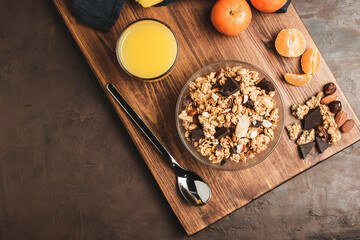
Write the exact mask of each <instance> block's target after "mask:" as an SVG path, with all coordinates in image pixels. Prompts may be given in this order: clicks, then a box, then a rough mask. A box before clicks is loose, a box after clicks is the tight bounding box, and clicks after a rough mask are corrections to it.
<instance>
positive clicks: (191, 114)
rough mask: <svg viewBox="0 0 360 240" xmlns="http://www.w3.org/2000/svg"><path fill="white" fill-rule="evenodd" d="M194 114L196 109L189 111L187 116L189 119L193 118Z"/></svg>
mask: <svg viewBox="0 0 360 240" xmlns="http://www.w3.org/2000/svg"><path fill="white" fill-rule="evenodd" d="M196 113H197V110H196V108H193V109H191V110H190V111H189V113H188V115H189V116H190V117H193V116H194V115H195V114H196Z"/></svg>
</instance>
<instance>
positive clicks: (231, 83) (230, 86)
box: [220, 77, 240, 97]
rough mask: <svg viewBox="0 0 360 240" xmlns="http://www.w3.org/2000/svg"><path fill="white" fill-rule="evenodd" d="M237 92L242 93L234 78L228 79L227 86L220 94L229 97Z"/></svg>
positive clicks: (225, 85) (224, 86) (223, 87)
mask: <svg viewBox="0 0 360 240" xmlns="http://www.w3.org/2000/svg"><path fill="white" fill-rule="evenodd" d="M237 91H240V87H239V84H238V83H237V82H236V81H235V80H234V79H233V78H232V77H228V78H227V80H226V82H225V84H224V85H223V86H222V88H221V89H220V94H221V95H223V96H225V97H228V96H230V95H232V94H234V93H236V92H237Z"/></svg>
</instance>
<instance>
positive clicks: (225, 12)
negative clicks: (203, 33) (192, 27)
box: [211, 0, 252, 36]
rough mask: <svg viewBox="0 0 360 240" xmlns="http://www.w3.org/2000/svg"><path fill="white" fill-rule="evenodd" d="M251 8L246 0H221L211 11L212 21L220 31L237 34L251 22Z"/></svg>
mask: <svg viewBox="0 0 360 240" xmlns="http://www.w3.org/2000/svg"><path fill="white" fill-rule="evenodd" d="M251 18H252V14H251V8H250V6H249V4H248V3H247V2H246V1H245V0H219V1H217V2H216V3H215V5H214V6H213V8H212V11H211V22H212V24H213V25H214V27H215V28H216V30H218V31H219V32H220V33H222V34H225V35H227V36H235V35H238V34H240V33H241V32H243V31H244V30H245V29H246V28H247V27H248V26H249V24H250V22H251Z"/></svg>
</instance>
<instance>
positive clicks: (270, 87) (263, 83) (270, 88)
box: [256, 78, 275, 92]
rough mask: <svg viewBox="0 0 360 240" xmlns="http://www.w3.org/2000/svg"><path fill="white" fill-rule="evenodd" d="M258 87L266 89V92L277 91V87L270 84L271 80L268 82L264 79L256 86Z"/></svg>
mask: <svg viewBox="0 0 360 240" xmlns="http://www.w3.org/2000/svg"><path fill="white" fill-rule="evenodd" d="M256 86H258V87H259V88H261V89H264V90H265V91H266V92H272V91H275V87H274V85H273V84H272V82H270V81H269V80H267V79H266V78H263V79H262V80H261V81H260V82H258V83H257V84H256Z"/></svg>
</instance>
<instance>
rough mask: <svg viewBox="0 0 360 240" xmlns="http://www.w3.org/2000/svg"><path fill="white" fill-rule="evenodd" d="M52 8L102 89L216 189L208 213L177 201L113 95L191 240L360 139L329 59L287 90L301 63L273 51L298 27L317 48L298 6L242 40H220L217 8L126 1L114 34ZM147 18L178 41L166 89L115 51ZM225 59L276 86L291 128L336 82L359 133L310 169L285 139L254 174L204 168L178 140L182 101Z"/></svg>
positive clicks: (266, 18) (257, 21)
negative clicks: (299, 110)
mask: <svg viewBox="0 0 360 240" xmlns="http://www.w3.org/2000/svg"><path fill="white" fill-rule="evenodd" d="M53 1H54V3H55V5H56V7H57V9H58V10H59V12H60V14H61V15H62V17H63V19H64V20H65V23H66V25H67V26H68V28H69V30H70V31H71V33H72V35H73V36H74V38H75V40H76V42H77V44H78V45H79V47H80V49H81V51H82V52H83V54H84V56H85V58H86V60H87V61H88V63H89V65H90V66H91V68H92V70H93V72H94V73H95V75H96V77H97V78H98V80H99V83H100V84H101V86H102V87H103V88H104V86H105V84H106V83H108V82H111V83H113V84H114V85H115V86H116V87H117V88H118V89H119V90H120V92H121V94H122V95H123V96H124V97H125V99H127V101H128V102H129V104H130V105H131V106H132V107H133V108H134V110H135V111H136V112H137V113H138V114H139V115H140V116H141V117H142V118H143V120H144V121H145V122H146V123H147V124H148V126H149V127H150V128H151V129H152V130H153V131H154V132H155V133H156V135H157V136H158V138H159V139H160V140H161V141H162V142H163V143H164V145H165V146H166V147H167V148H168V149H169V151H170V152H171V153H172V154H173V155H174V157H175V158H176V159H177V160H178V161H179V163H180V164H181V165H183V166H184V167H186V168H188V169H191V170H193V171H195V172H198V173H199V174H200V175H201V176H203V177H204V179H205V180H206V181H207V182H208V183H209V184H210V186H211V188H212V191H213V196H212V199H211V201H210V202H209V204H207V205H206V206H204V207H201V208H196V207H192V206H190V205H189V204H187V203H186V202H185V201H184V200H183V199H182V197H181V196H180V194H179V193H178V190H177V188H176V178H175V175H174V173H173V172H172V170H171V169H170V167H169V166H167V164H166V162H165V161H163V159H162V158H161V156H160V155H159V154H158V153H157V151H156V149H155V148H154V147H153V146H152V145H151V143H150V142H149V141H148V140H147V139H146V138H145V137H144V136H143V134H142V133H141V132H140V130H138V129H137V128H136V126H135V125H134V124H133V123H132V122H131V120H130V119H129V118H128V117H127V115H126V114H125V113H124V112H123V111H122V110H121V109H120V107H119V106H118V105H117V104H116V103H115V101H114V100H113V99H112V98H111V96H110V95H109V94H108V93H106V94H107V96H108V97H109V99H110V101H111V103H112V104H113V106H114V108H115V110H116V112H117V113H118V115H119V117H120V119H121V120H122V121H123V123H124V125H125V126H126V128H127V130H128V131H129V134H130V136H131V137H132V139H133V141H134V142H135V144H136V146H137V147H138V149H139V151H140V153H141V155H142V157H143V158H144V160H145V162H146V164H147V165H148V167H149V169H150V171H151V172H152V174H153V175H154V178H155V180H156V181H157V182H158V184H159V186H160V188H161V190H162V191H163V193H164V195H165V197H166V199H167V200H168V202H169V204H170V205H171V207H172V209H173V210H174V213H175V214H176V216H177V217H178V219H179V221H180V222H181V224H182V225H183V227H184V229H185V231H186V232H187V233H188V234H189V235H191V234H193V233H195V232H197V231H199V230H201V229H203V228H205V227H206V226H208V225H210V224H211V223H213V222H215V221H217V220H219V219H221V218H222V217H224V216H226V215H228V214H229V213H231V212H233V211H235V210H236V209H238V208H240V207H242V206H244V205H246V204H247V203H249V202H250V201H252V200H253V199H256V198H258V197H259V196H261V195H262V194H264V193H266V192H268V191H270V190H272V189H274V188H275V187H276V186H278V185H280V184H281V183H283V182H285V181H287V180H288V179H290V178H292V177H294V176H295V175H297V174H299V173H301V172H303V171H305V170H306V169H308V168H310V167H311V166H313V165H315V164H316V163H318V162H320V161H322V160H324V159H327V158H328V157H330V156H332V155H333V154H335V153H337V152H339V151H341V150H343V149H344V148H346V147H348V146H349V145H351V144H353V143H354V142H356V141H358V140H359V139H360V123H359V120H358V119H357V117H356V114H355V113H354V111H353V110H352V108H351V106H350V104H349V103H348V101H347V99H346V97H345V95H344V93H343V92H342V90H341V89H340V87H339V85H338V83H337V81H336V80H335V78H334V76H333V74H332V73H331V71H330V69H329V68H328V66H327V64H326V62H325V61H324V59H323V57H322V56H321V66H320V69H319V72H318V73H316V74H315V75H314V76H313V79H312V81H311V82H310V84H308V85H306V86H302V87H294V86H290V85H289V84H287V83H285V82H284V80H283V78H282V76H283V74H284V73H286V72H293V73H296V72H300V71H301V67H300V59H299V58H294V59H289V58H283V57H280V56H279V55H278V54H276V52H275V50H274V46H273V40H274V39H275V36H276V34H277V33H278V32H279V31H280V30H282V29H284V28H290V27H294V28H297V29H299V30H301V31H302V32H303V33H304V35H305V38H306V40H307V48H311V47H316V45H315V43H314V42H313V40H312V39H311V36H310V35H309V33H308V31H307V30H306V28H305V26H304V25H303V23H302V21H301V19H300V17H299V16H298V14H297V12H296V10H295V9H294V7H293V6H292V5H290V7H289V10H288V12H287V13H286V14H261V13H259V12H258V11H256V10H253V20H252V23H251V24H250V27H249V28H248V29H247V30H246V31H245V32H244V33H242V34H241V35H239V36H237V37H231V38H228V37H225V36H222V35H220V34H218V33H217V32H216V30H215V29H214V28H213V27H212V25H211V22H210V10H211V7H212V5H213V4H214V2H215V1H192V0H182V1H178V2H175V3H173V4H171V5H169V6H166V7H161V8H150V9H143V8H141V7H140V6H138V5H136V4H135V3H134V2H133V1H127V2H126V4H125V6H124V8H123V10H122V12H121V16H120V18H119V20H118V21H117V23H116V24H115V26H114V27H113V28H112V30H111V31H110V32H108V33H103V32H99V31H95V30H93V29H90V28H88V27H86V26H83V25H81V24H80V23H78V22H77V21H76V19H74V17H73V16H72V15H71V8H70V1H61V0H53ZM144 17H151V18H157V19H159V20H162V21H164V22H166V23H167V24H168V25H170V26H171V28H172V29H173V30H174V32H175V33H176V34H177V37H178V40H179V45H180V55H179V59H178V62H177V64H176V66H175V69H174V70H173V71H172V72H171V74H170V75H169V76H167V77H166V78H165V79H163V80H162V81H160V82H155V83H145V82H141V81H138V80H135V79H131V78H130V77H129V76H127V75H126V74H125V72H123V71H122V70H121V68H120V66H119V65H118V63H117V60H116V55H115V45H116V41H117V38H118V37H119V35H120V33H121V31H122V30H123V29H124V28H125V26H126V25H128V24H129V23H131V22H132V21H134V20H136V19H139V18H144ZM226 59H234V60H241V61H245V62H249V63H251V64H254V65H256V66H258V67H260V68H261V69H263V70H264V71H265V72H266V73H268V74H269V75H270V77H272V78H273V79H274V80H275V81H276V83H277V86H278V87H279V88H280V91H281V93H282V95H283V97H284V100H285V109H286V123H285V124H286V125H287V124H291V123H293V122H295V121H296V119H295V118H293V117H292V116H291V115H290V111H289V108H290V106H291V105H292V104H294V103H300V102H304V101H305V100H307V99H308V98H309V97H310V96H312V95H313V94H315V93H317V92H318V91H319V90H321V88H322V86H323V85H324V84H325V83H327V82H329V81H332V82H334V83H335V84H336V85H337V87H338V91H337V95H338V98H339V99H340V100H341V101H342V103H343V108H344V109H345V111H346V112H347V113H348V116H349V118H353V119H355V122H356V124H355V128H354V129H353V130H352V131H351V132H349V133H346V134H343V135H342V137H343V139H342V140H341V142H340V143H338V144H337V145H335V146H332V147H331V148H330V149H328V150H327V151H326V152H325V153H323V154H321V155H319V154H317V153H316V152H315V151H312V152H311V154H310V156H308V158H307V159H306V161H304V160H301V159H300V157H299V155H298V152H297V148H296V145H295V143H294V142H293V141H290V140H289V138H288V136H287V134H286V133H284V134H283V136H282V137H281V140H280V143H279V145H278V147H277V148H276V149H275V150H274V152H273V153H272V154H271V155H270V156H269V157H268V158H267V159H266V160H265V161H263V162H262V163H261V164H259V165H257V166H255V167H252V168H250V169H247V170H244V171H238V172H221V171H217V170H214V169H211V168H209V167H207V166H205V165H202V164H200V163H198V162H197V161H196V160H195V159H194V158H192V156H191V155H190V154H189V153H188V152H186V149H185V147H184V146H182V144H181V142H180V139H179V137H178V135H177V132H176V128H175V116H174V115H175V104H176V99H177V96H178V94H179V92H180V90H181V88H182V85H183V84H184V83H185V82H186V80H187V79H188V78H189V77H190V76H191V75H192V74H193V73H194V72H195V71H197V70H198V69H200V68H201V67H203V66H205V65H207V64H209V63H212V62H215V61H220V60H226ZM119 204H121V203H119ZM144 204H146V203H144Z"/></svg>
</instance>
